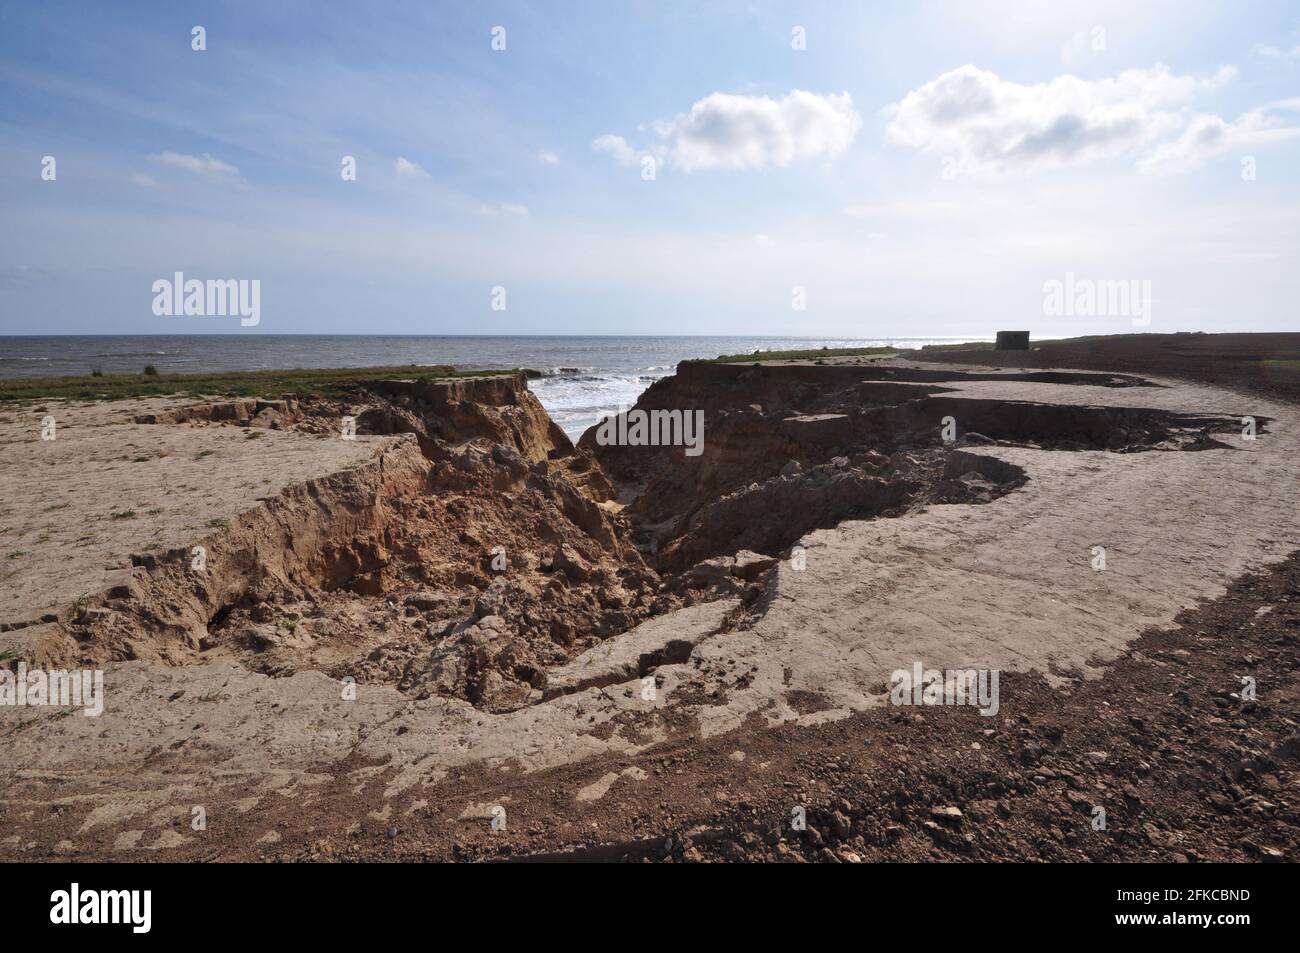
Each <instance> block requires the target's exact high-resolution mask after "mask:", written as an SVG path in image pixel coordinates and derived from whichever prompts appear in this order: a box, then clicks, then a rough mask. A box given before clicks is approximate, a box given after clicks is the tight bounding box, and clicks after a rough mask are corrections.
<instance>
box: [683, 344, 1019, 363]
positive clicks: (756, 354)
mask: <svg viewBox="0 0 1300 953" xmlns="http://www.w3.org/2000/svg"><path fill="white" fill-rule="evenodd" d="M991 350H993V342H992V341H970V342H968V343H965V344H926V345H924V346H923V347H922V348H921V351H922V352H924V351H991ZM916 353H918V352H917V350H916V349H915V348H905V347H815V348H808V349H806V350H802V351H751V352H750V353H748V354H722V355H719V356H718V357H714V358H700V359H699V360H698V361H695V362H693V363H699V364H747V363H751V362H753V363H757V362H758V361H815V360H822V359H825V358H828V357H883V356H885V355H889V354H916Z"/></svg>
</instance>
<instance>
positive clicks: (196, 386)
mask: <svg viewBox="0 0 1300 953" xmlns="http://www.w3.org/2000/svg"><path fill="white" fill-rule="evenodd" d="M151 366H152V365H151ZM512 373H515V371H513V370H499V371H458V370H456V368H454V367H453V366H452V365H450V364H436V365H432V366H429V365H421V364H403V365H396V366H388V367H342V368H338V367H336V368H292V369H289V370H282V371H227V372H222V373H212V374H161V373H159V374H147V373H146V375H145V376H141V375H139V374H103V373H102V372H101V373H100V374H95V373H94V372H93V371H92V373H91V374H88V375H84V376H80V377H76V376H74V377H30V378H14V379H10V380H3V381H0V402H3V401H20V400H40V399H43V398H69V399H72V400H87V401H90V400H122V399H125V398H131V397H164V396H182V397H275V396H281V395H295V394H297V395H304V394H317V395H319V396H321V397H345V396H347V395H349V394H352V393H355V392H356V391H357V390H358V389H359V388H361V387H364V386H365V385H366V384H367V383H369V382H373V381H380V380H393V379H400V380H417V381H420V382H422V383H432V382H435V381H441V380H455V379H458V378H466V377H493V376H496V375H499V374H512ZM42 410H43V409H38V410H37V412H38V413H40V412H42Z"/></svg>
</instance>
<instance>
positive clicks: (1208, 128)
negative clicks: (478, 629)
mask: <svg viewBox="0 0 1300 953" xmlns="http://www.w3.org/2000/svg"><path fill="white" fill-rule="evenodd" d="M196 27H201V28H202V31H201V34H200V35H199V36H198V37H196V35H195V28H196ZM200 39H201V40H202V42H201V43H200V42H199V40H200ZM196 45H201V46H202V47H203V49H195V48H194V47H195V46H196ZM345 157H351V158H352V159H353V160H354V162H355V177H354V178H348V177H345V174H344V172H345V164H346V160H345ZM50 159H52V160H53V162H52V163H51V162H50V161H49V160H50ZM0 221H2V222H3V227H2V228H0V333H8V334H16V333H34V334H41V333H77V334H93V333H100V334H159V333H177V334H189V333H208V332H212V333H248V334H258V333H271V334H275V333H332V334H378V333H403V334H456V333H471V334H498V333H499V334H562V333H573V334H582V333H598V334H737V335H751V334H752V335H767V334H772V335H780V334H790V335H826V336H846V337H891V336H894V337H910V336H922V335H933V336H961V335H971V336H976V335H979V336H984V335H989V334H992V333H993V332H994V331H996V330H998V329H1003V328H1029V329H1030V330H1031V331H1032V332H1033V333H1034V334H1035V336H1044V337H1057V336H1065V335H1074V334H1093V333H1120V332H1129V331H1133V330H1143V331H1153V332H1162V331H1164V332H1167V331H1180V330H1205V331H1228V330H1242V331H1263V330H1300V322H1298V321H1297V320H1295V319H1296V317H1297V315H1296V302H1297V300H1300V294H1298V292H1300V262H1298V261H1297V258H1298V257H1300V256H1298V252H1300V8H1298V7H1297V6H1296V4H1295V3H1294V0H1288V2H1251V0H1245V2H1241V0H1235V2H1207V0H1178V2H1165V0H1151V2H1143V3H1137V2H1133V0H1125V2H1094V3H1075V2H1070V0H1056V2H1052V3H1041V2H1027V0H1008V2H985V0H965V2H954V3H936V2H924V0H921V2H911V3H903V2H898V3H892V2H878V3H877V2H873V3H850V2H838V3H830V2H827V3H775V2H773V3H766V2H735V3H733V2H728V0H716V2H710V3H707V4H701V3H698V2H678V0H654V2H638V0H603V2H591V3H587V2H566V0H552V2H543V0H529V2H519V3H505V2H490V0H486V2H474V3H452V2H436V0H418V2H414V0H413V2H392V3H384V4H361V3H342V2H331V3H314V4H312V3H300V2H292V0H290V2H276V3H273V4H271V3H253V2H242V3H223V2H205V3H194V4H190V3H184V2H176V0H167V2H132V3H121V4H119V3H113V4H106V3H103V2H102V0H92V2H85V3H72V2H60V0H48V2H43V3H16V2H10V3H4V4H2V5H0ZM176 272H181V273H183V275H184V276H185V278H186V279H198V280H200V281H206V280H209V279H213V280H225V279H234V280H248V281H253V280H256V281H258V282H259V287H260V307H259V319H258V323H257V325H256V326H254V327H243V326H241V322H240V320H239V318H237V317H231V316H230V315H222V314H203V315H194V314H191V315H168V314H162V315H159V314H156V313H155V311H156V310H157V309H156V308H155V290H154V283H155V282H157V281H159V280H162V279H168V280H170V279H171V278H172V276H173V275H174V274H175V273H176ZM1067 276H1069V280H1070V281H1071V282H1072V283H1073V284H1072V285H1071V287H1075V286H1079V287H1082V285H1086V284H1087V283H1088V282H1094V283H1100V282H1121V281H1122V282H1126V283H1132V284H1126V285H1125V287H1126V288H1127V287H1131V288H1132V289H1133V293H1134V298H1133V301H1135V302H1136V301H1140V300H1144V301H1146V302H1147V305H1148V306H1145V307H1142V308H1139V309H1136V310H1135V306H1129V307H1127V308H1125V309H1120V310H1121V313H1106V312H1107V309H1106V308H1103V307H1100V306H1093V307H1091V308H1089V307H1086V306H1084V305H1082V304H1081V305H1080V307H1079V308H1068V309H1065V311H1067V312H1071V313H1063V312H1062V309H1061V308H1060V307H1054V306H1052V305H1050V304H1049V297H1050V296H1049V294H1048V289H1049V287H1051V286H1052V283H1053V282H1056V283H1058V285H1059V284H1061V283H1064V282H1065V281H1066V280H1067ZM502 289H503V290H504V293H502ZM1111 310H1112V311H1113V310H1115V309H1111ZM2 346H3V345H2V344H0V347H2Z"/></svg>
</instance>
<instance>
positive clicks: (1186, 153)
mask: <svg viewBox="0 0 1300 953" xmlns="http://www.w3.org/2000/svg"><path fill="white" fill-rule="evenodd" d="M1297 107H1300V100H1285V101H1283V102H1280V103H1273V104H1271V105H1269V106H1265V107H1263V108H1262V109H1254V110H1251V111H1250V112H1248V113H1244V114H1242V115H1241V116H1238V117H1237V119H1236V121H1234V122H1227V121H1226V120H1224V119H1222V118H1220V117H1218V116H1211V115H1200V116H1197V117H1195V118H1194V119H1193V120H1192V121H1191V122H1190V123H1188V125H1187V128H1186V129H1184V130H1183V134H1182V135H1181V136H1179V137H1178V138H1177V139H1174V140H1172V141H1170V142H1165V143H1161V144H1160V145H1159V146H1157V147H1156V148H1155V149H1154V150H1153V151H1152V152H1151V154H1150V155H1147V156H1143V157H1142V158H1141V159H1139V160H1138V164H1137V167H1138V171H1139V172H1143V173H1145V174H1147V175H1170V174H1174V173H1178V172H1186V171H1188V170H1191V169H1195V168H1198V167H1200V166H1202V165H1204V164H1205V163H1206V161H1208V160H1209V159H1212V158H1214V157H1216V156H1221V155H1224V154H1225V153H1229V152H1240V151H1243V150H1245V149H1250V148H1254V147H1256V146H1260V145H1266V144H1268V143H1270V142H1277V141H1282V140H1286V139H1295V138H1298V137H1300V128H1297V127H1294V126H1290V127H1288V126H1285V125H1283V122H1282V118H1281V117H1280V116H1278V115H1276V111H1280V110H1288V109H1289V110H1295V109H1296V108H1297Z"/></svg>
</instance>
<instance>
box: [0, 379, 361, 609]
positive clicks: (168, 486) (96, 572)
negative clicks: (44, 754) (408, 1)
mask: <svg viewBox="0 0 1300 953" xmlns="http://www.w3.org/2000/svg"><path fill="white" fill-rule="evenodd" d="M194 403H197V401H195V400H194V399H192V398H191V399H185V400H181V399H175V398H152V399H149V400H131V401H121V402H105V403H75V402H69V401H48V402H46V403H45V404H42V405H38V406H34V407H25V408H20V409H12V410H11V409H8V408H6V409H5V410H4V412H3V413H0V480H2V481H3V483H4V486H5V488H6V489H5V493H4V497H3V499H0V583H2V584H3V595H0V626H4V625H10V626H12V625H14V624H19V623H27V622H32V621H35V620H38V619H39V618H40V617H41V615H42V614H44V613H50V612H55V611H57V610H58V609H60V608H63V607H66V606H67V605H68V604H70V603H72V602H73V601H74V600H75V599H76V598H77V597H78V596H81V595H86V594H89V593H93V592H97V591H99V590H101V589H103V588H105V587H106V586H107V585H108V584H109V582H110V573H111V571H113V570H116V569H120V568H123V567H126V566H130V565H131V556H132V554H136V553H146V552H159V551H163V550H167V549H170V548H173V547H177V546H186V545H192V544H194V543H197V542H199V541H200V540H201V539H202V538H203V537H204V536H206V535H207V534H208V533H210V532H211V531H212V530H214V529H217V528H220V525H221V522H222V521H223V520H227V519H229V517H231V516H233V515H235V514H237V513H240V512H242V511H244V510H247V509H250V508H252V507H254V506H256V505H257V503H258V501H259V500H261V499H266V498H269V497H273V496H275V495H276V494H278V493H280V491H282V490H283V489H284V488H285V487H286V486H288V485H290V484H293V483H298V482H301V481H303V480H306V479H309V478H311V477H313V476H319V475H321V474H325V473H331V472H334V471H336V470H339V469H342V468H344V467H346V466H349V465H351V464H354V463H357V462H360V461H361V460H364V459H365V458H367V457H369V456H370V455H371V454H372V453H373V452H374V450H375V448H376V446H377V445H378V444H379V442H381V441H383V440H384V439H385V438H381V437H367V436H360V437H358V438H357V439H356V440H355V441H349V440H343V439H329V438H325V437H316V436H308V435H305V434H301V433H297V432H292V431H284V432H280V431H274V430H267V429H256V430H240V429H237V428H234V427H228V426H220V425H216V424H213V425H207V426H201V425H187V426H183V427H178V426H158V425H150V424H137V423H135V422H134V418H135V416H136V415H138V414H147V413H161V412H165V411H167V410H171V409H174V408H176V407H182V406H188V405H191V404H194ZM47 417H53V418H54V421H55V428H54V431H53V433H54V439H53V440H44V439H42V437H41V433H42V426H43V422H44V420H45V419H46V418H47Z"/></svg>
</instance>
